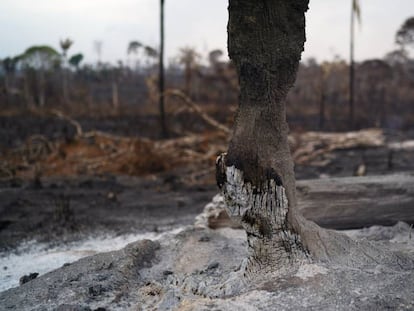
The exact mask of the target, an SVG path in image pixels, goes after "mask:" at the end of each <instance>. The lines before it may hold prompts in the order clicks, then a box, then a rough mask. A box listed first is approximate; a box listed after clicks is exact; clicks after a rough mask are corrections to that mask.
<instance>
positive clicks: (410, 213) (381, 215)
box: [204, 173, 414, 229]
mask: <svg viewBox="0 0 414 311" xmlns="http://www.w3.org/2000/svg"><path fill="white" fill-rule="evenodd" d="M297 195H298V208H299V210H300V211H301V212H302V214H303V215H304V216H305V218H307V219H309V220H313V221H315V222H316V223H317V224H318V225H320V226H322V227H325V228H330V229H352V228H362V227H368V226H372V225H384V226H388V225H394V224H395V223H397V222H398V221H404V222H407V223H409V224H414V173H410V174H394V175H386V176H367V177H345V178H328V179H315V180H302V181H298V182H297ZM204 213H206V214H207V215H205V218H206V219H208V226H209V227H210V228H213V229H217V228H223V227H231V228H235V227H240V225H238V224H237V223H235V222H233V221H231V220H230V218H229V217H228V215H227V214H226V212H225V210H224V203H223V201H222V199H220V198H218V197H216V198H215V200H214V208H213V207H212V206H210V205H207V206H206V209H205V211H204Z"/></svg>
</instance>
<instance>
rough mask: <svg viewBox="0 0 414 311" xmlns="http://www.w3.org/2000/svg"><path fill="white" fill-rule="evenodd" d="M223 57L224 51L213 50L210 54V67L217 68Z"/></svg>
mask: <svg viewBox="0 0 414 311" xmlns="http://www.w3.org/2000/svg"><path fill="white" fill-rule="evenodd" d="M222 56H223V51H222V50H219V49H216V50H212V51H211V52H210V53H208V61H209V63H210V66H211V67H212V68H216V67H217V65H218V64H219V63H220V57H222Z"/></svg>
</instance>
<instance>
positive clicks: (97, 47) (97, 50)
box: [93, 40, 102, 66]
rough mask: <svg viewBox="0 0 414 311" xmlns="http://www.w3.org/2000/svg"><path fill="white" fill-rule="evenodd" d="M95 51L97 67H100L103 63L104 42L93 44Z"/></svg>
mask: <svg viewBox="0 0 414 311" xmlns="http://www.w3.org/2000/svg"><path fill="white" fill-rule="evenodd" d="M93 50H94V51H95V53H96V56H97V57H98V58H97V65H98V66H100V65H101V62H102V41H100V40H95V41H94V42H93Z"/></svg>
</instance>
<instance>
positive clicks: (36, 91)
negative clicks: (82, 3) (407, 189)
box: [0, 18, 414, 130]
mask: <svg viewBox="0 0 414 311" xmlns="http://www.w3.org/2000/svg"><path fill="white" fill-rule="evenodd" d="M396 42H397V47H398V48H397V49H396V50H395V51H392V52H390V53H388V54H387V55H386V56H385V57H384V58H383V59H373V60H366V61H364V62H360V63H356V64H355V79H356V80H355V82H356V83H355V93H354V101H355V107H354V113H353V120H352V122H350V119H349V109H350V108H349V97H350V94H349V63H348V62H346V61H345V60H343V59H340V58H335V59H334V60H332V61H324V62H322V63H318V62H317V61H315V60H314V59H308V60H305V61H303V62H302V63H301V65H300V68H299V72H298V77H297V81H296V83H295V85H294V87H293V89H292V90H291V92H290V94H289V96H288V105H287V107H288V118H289V121H290V124H291V127H292V128H294V129H304V130H349V129H357V128H366V127H373V126H377V127H385V128H393V129H394V128H395V129H409V128H412V127H413V125H414V60H413V59H412V58H410V55H409V53H408V51H409V47H410V45H414V18H411V19H408V20H407V21H406V22H405V23H404V24H403V26H402V27H401V29H400V30H399V31H398V32H397V35H396ZM72 43H73V42H72V41H71V40H69V39H66V40H62V41H61V42H60V51H57V50H55V49H54V48H52V47H50V46H33V47H30V48H28V49H27V50H26V51H24V52H23V53H22V54H21V55H18V56H15V57H8V58H5V59H3V60H1V70H0V108H1V109H2V111H10V110H17V111H19V110H22V109H27V108H33V107H36V108H38V109H44V108H56V109H59V110H62V111H64V112H66V113H70V114H78V115H79V114H83V115H97V114H100V115H104V114H131V112H133V113H137V114H154V115H155V114H157V113H158V111H157V101H158V97H159V94H158V88H157V79H158V51H157V50H156V49H155V48H153V47H150V46H147V45H145V44H142V43H141V42H138V41H132V42H130V43H129V44H128V45H127V46H126V52H127V60H126V61H123V62H122V61H119V62H118V63H117V64H116V65H114V64H110V63H104V62H102V61H97V63H96V64H85V63H83V55H82V54H81V53H75V54H70V53H69V51H70V47H71V45H72ZM100 49H101V46H100V45H99V44H96V52H97V54H98V59H100V57H99V55H100ZM222 55H223V52H222V51H220V50H213V51H211V52H210V53H209V54H208V56H207V58H206V59H203V58H202V56H201V55H200V54H199V53H198V52H197V51H196V50H194V49H192V48H182V49H180V51H179V52H178V54H177V55H176V57H174V58H173V59H170V61H169V65H168V67H167V68H166V84H167V90H168V89H179V90H181V91H182V92H183V93H184V94H186V95H187V96H188V97H189V98H190V99H191V100H192V101H194V102H195V103H197V104H199V105H201V106H202V107H204V109H205V110H206V111H208V112H210V113H212V114H213V115H215V116H216V117H217V116H218V117H219V119H220V120H221V121H223V120H224V121H225V120H228V119H229V118H230V116H231V115H232V114H233V111H234V109H235V107H236V105H237V100H238V99H237V98H238V81H237V75H236V72H235V68H234V66H233V65H232V63H230V62H225V61H222V60H221V57H222ZM180 100H182V99H179V98H167V102H166V104H167V106H166V110H167V114H169V116H170V118H173V117H174V116H176V115H177V113H179V112H180V111H181V110H183V109H184V105H183V104H182V103H181V102H180Z"/></svg>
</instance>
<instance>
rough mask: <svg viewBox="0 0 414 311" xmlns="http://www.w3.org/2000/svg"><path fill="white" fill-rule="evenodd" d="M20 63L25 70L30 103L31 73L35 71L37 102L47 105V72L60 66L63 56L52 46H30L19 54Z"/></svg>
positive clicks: (26, 88) (40, 104)
mask: <svg viewBox="0 0 414 311" xmlns="http://www.w3.org/2000/svg"><path fill="white" fill-rule="evenodd" d="M19 63H20V64H21V65H22V67H23V69H24V70H25V93H26V97H27V101H28V103H29V104H30V94H29V85H28V83H29V81H28V79H29V75H30V72H32V73H34V76H35V83H36V90H37V92H36V95H37V96H36V102H37V104H38V105H39V106H40V107H42V106H44V105H45V87H46V77H45V75H46V73H47V72H50V70H51V69H54V68H58V67H60V63H61V56H60V54H59V53H58V52H57V51H56V50H55V49H54V48H52V47H50V46H47V45H41V46H32V47H29V48H28V49H27V50H26V51H25V52H24V53H23V54H22V55H20V56H19Z"/></svg>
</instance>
